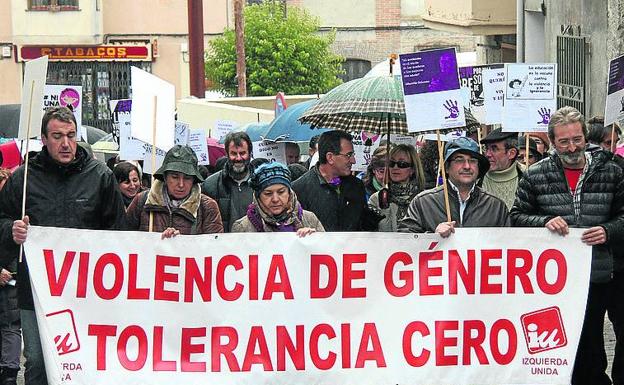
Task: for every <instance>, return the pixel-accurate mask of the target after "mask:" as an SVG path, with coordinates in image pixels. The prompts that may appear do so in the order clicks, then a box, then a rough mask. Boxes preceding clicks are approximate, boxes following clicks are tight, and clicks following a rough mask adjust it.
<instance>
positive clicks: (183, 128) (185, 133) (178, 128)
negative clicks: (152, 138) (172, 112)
mask: <svg viewBox="0 0 624 385" xmlns="http://www.w3.org/2000/svg"><path fill="white" fill-rule="evenodd" d="M190 129H191V127H190V126H189V124H188V123H184V122H180V121H176V123H175V137H174V140H173V143H174V144H180V145H186V144H188V142H189V131H190Z"/></svg>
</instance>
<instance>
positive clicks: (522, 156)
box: [518, 136, 542, 167]
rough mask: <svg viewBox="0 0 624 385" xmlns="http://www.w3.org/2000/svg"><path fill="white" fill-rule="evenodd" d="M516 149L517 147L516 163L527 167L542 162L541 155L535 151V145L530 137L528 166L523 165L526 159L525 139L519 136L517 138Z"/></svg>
mask: <svg viewBox="0 0 624 385" xmlns="http://www.w3.org/2000/svg"><path fill="white" fill-rule="evenodd" d="M518 147H519V151H518V162H520V164H522V165H524V166H526V167H528V166H531V165H533V164H535V163H537V162H539V161H540V160H542V154H540V152H539V151H537V143H535V140H533V138H532V137H531V136H529V164H528V165H527V164H526V163H525V162H526V158H527V156H526V137H524V136H521V137H519V138H518Z"/></svg>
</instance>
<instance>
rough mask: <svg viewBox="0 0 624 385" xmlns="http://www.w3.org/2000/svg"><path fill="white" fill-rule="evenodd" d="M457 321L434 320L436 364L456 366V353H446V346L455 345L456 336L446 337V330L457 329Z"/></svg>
mask: <svg viewBox="0 0 624 385" xmlns="http://www.w3.org/2000/svg"><path fill="white" fill-rule="evenodd" d="M458 329H459V322H458V321H435V340H436V366H456V365H457V355H447V354H446V352H445V349H446V348H447V347H454V346H457V337H447V336H446V331H447V330H454V331H456V330H458Z"/></svg>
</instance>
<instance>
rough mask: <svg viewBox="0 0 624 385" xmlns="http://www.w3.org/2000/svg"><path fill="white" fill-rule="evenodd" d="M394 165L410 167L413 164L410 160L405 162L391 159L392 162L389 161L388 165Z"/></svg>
mask: <svg viewBox="0 0 624 385" xmlns="http://www.w3.org/2000/svg"><path fill="white" fill-rule="evenodd" d="M394 166H397V167H398V168H410V167H412V164H411V163H409V162H404V161H402V160H400V161H398V162H396V161H394V160H391V161H390V162H388V167H390V168H392V167H394Z"/></svg>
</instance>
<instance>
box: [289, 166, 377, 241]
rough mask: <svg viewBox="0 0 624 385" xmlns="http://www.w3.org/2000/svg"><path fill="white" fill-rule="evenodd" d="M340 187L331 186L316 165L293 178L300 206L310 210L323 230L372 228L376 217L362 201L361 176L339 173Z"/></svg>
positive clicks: (363, 200)
mask: <svg viewBox="0 0 624 385" xmlns="http://www.w3.org/2000/svg"><path fill="white" fill-rule="evenodd" d="M340 179H341V182H340V187H339V188H337V187H334V186H332V185H331V184H329V183H327V181H326V180H325V179H324V178H323V177H322V176H321V175H320V173H319V171H318V165H316V166H314V167H312V168H311V169H310V170H309V171H308V172H306V173H305V174H303V175H302V176H301V178H299V179H297V180H296V181H295V182H293V185H292V188H293V190H294V191H295V193H296V194H297V198H298V199H299V203H301V207H303V208H304V209H305V210H308V211H312V212H313V213H314V214H316V216H317V217H318V219H319V220H320V221H321V223H322V224H323V227H324V228H325V231H361V230H364V231H376V230H377V223H378V222H379V220H380V219H381V218H377V217H376V214H374V213H373V212H372V211H371V210H370V209H369V208H368V204H367V202H366V192H365V191H364V184H363V183H362V181H361V180H359V179H358V178H356V177H354V176H346V177H341V178H340Z"/></svg>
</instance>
